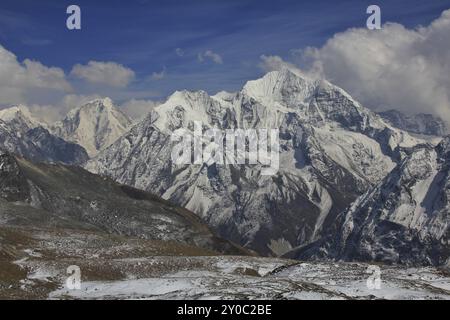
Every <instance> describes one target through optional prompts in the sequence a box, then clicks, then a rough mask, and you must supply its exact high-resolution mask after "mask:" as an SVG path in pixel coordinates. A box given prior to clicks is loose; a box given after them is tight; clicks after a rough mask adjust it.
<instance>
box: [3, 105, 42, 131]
mask: <svg viewBox="0 0 450 320" xmlns="http://www.w3.org/2000/svg"><path fill="white" fill-rule="evenodd" d="M0 119H1V120H3V121H4V122H5V123H7V124H8V125H9V126H11V127H12V128H14V130H17V131H18V132H20V133H25V132H26V131H28V130H29V129H32V128H35V127H38V126H44V127H45V125H44V124H43V123H41V122H39V121H38V120H37V119H36V118H34V117H33V115H32V114H31V112H30V110H29V109H28V107H27V106H25V105H21V104H19V105H15V106H12V107H10V108H6V109H2V110H0Z"/></svg>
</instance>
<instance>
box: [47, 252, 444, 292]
mask: <svg viewBox="0 0 450 320" xmlns="http://www.w3.org/2000/svg"><path fill="white" fill-rule="evenodd" d="M171 259H173V260H176V262H175V263H176V264H177V265H179V266H180V267H181V268H180V269H179V270H175V271H173V272H169V273H167V274H164V275H163V276H161V277H144V278H140V279H134V278H132V276H131V275H129V278H128V279H120V280H115V281H86V282H83V283H82V287H81V290H68V289H66V288H59V289H57V290H55V291H53V292H51V293H50V294H49V298H50V299H61V298H69V299H301V300H304V299H308V300H309V299H314V300H315V299H449V298H450V278H449V274H448V273H445V272H444V271H439V270H437V269H433V268H419V269H418V268H400V267H389V266H380V268H381V287H380V289H370V288H369V287H368V286H367V279H368V278H369V276H370V275H371V274H368V273H366V271H367V267H368V265H367V264H361V263H302V262H294V261H290V260H282V259H268V258H248V257H247V258H246V257H225V256H222V257H189V258H185V257H173V258H171V257H152V258H149V259H148V260H145V261H142V260H141V261H140V263H141V266H142V264H145V263H150V264H157V263H158V262H161V261H165V263H167V260H171ZM159 260H161V261H159ZM183 260H185V261H184V262H185V263H186V266H188V265H192V264H196V265H197V267H196V268H192V269H191V268H190V267H189V270H183V269H184V268H183V267H182V266H183ZM130 263H132V262H130Z"/></svg>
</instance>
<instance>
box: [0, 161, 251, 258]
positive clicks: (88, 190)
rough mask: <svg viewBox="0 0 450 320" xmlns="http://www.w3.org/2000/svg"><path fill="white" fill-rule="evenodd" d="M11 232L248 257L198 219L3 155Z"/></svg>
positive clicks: (81, 176)
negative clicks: (100, 236) (69, 234)
mask: <svg viewBox="0 0 450 320" xmlns="http://www.w3.org/2000/svg"><path fill="white" fill-rule="evenodd" d="M0 221H1V226H2V227H5V226H8V227H17V228H21V227H34V228H69V229H71V228H73V229H80V230H87V231H99V232H103V233H108V234H118V235H126V236H130V237H136V238H143V239H150V240H160V241H173V242H179V243H182V244H185V245H191V246H198V247H203V248H206V249H209V250H217V251H219V252H227V253H229V252H231V253H245V251H243V250H241V249H239V247H235V246H233V245H232V244H230V243H228V242H226V241H224V240H221V239H220V238H217V237H216V236H215V235H214V234H213V233H211V232H210V230H209V229H208V227H206V226H205V225H204V224H203V223H202V222H201V221H200V220H199V219H198V218H197V217H196V216H195V215H194V214H193V213H191V212H189V211H188V210H186V209H182V208H179V207H176V206H174V205H172V204H170V203H168V202H167V201H165V200H162V199H160V198H158V197H156V196H153V195H151V194H149V193H147V192H143V191H139V190H137V189H134V188H131V187H128V186H123V185H118V184H116V183H114V182H113V181H111V180H109V179H105V178H102V177H99V176H95V175H93V174H91V173H89V172H87V171H85V170H84V169H82V168H80V167H75V166H64V165H60V164H44V163H41V164H35V163H32V162H29V161H27V160H25V159H22V158H16V157H14V156H12V155H10V154H8V153H2V154H0Z"/></svg>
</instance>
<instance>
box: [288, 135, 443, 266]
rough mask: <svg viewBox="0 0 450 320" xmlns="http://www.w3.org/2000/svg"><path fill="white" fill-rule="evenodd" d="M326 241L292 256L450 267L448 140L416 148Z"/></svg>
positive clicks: (346, 215)
mask: <svg viewBox="0 0 450 320" xmlns="http://www.w3.org/2000/svg"><path fill="white" fill-rule="evenodd" d="M336 226H337V227H336V229H335V230H333V232H330V233H329V234H328V235H327V236H325V237H324V238H323V239H321V240H319V241H317V242H316V243H313V244H311V245H310V246H306V247H303V248H299V249H296V250H294V251H292V252H290V253H289V254H287V256H288V257H296V258H300V259H305V258H331V259H336V260H367V261H372V260H375V261H382V262H389V263H399V264H400V263H401V264H419V265H447V266H448V264H449V263H450V259H449V256H450V242H449V241H450V136H447V137H446V138H445V139H444V140H442V142H441V143H440V144H439V145H437V146H436V147H433V146H431V145H418V146H415V147H414V148H412V149H411V150H408V151H407V154H406V157H405V158H404V159H403V161H401V162H400V163H399V165H398V166H397V167H396V168H395V169H394V170H393V171H392V172H391V173H390V174H389V175H388V176H387V177H386V178H385V179H384V180H383V181H382V182H381V183H380V184H379V185H377V186H376V187H374V188H372V189H371V190H369V191H368V192H367V193H365V194H364V195H363V196H361V197H360V198H358V200H357V201H355V202H354V203H353V204H352V206H351V207H350V209H349V210H348V211H347V212H345V213H344V214H342V215H341V216H340V217H339V219H338V223H337V224H336Z"/></svg>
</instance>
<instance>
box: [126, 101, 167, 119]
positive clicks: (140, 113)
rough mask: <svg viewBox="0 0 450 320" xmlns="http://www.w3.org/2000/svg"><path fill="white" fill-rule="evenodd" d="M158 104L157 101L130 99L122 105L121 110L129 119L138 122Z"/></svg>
mask: <svg viewBox="0 0 450 320" xmlns="http://www.w3.org/2000/svg"><path fill="white" fill-rule="evenodd" d="M159 104H161V103H160V102H158V101H152V100H137V99H131V100H129V101H127V102H125V103H123V104H122V106H121V110H122V111H123V112H124V113H125V114H126V115H128V116H129V117H130V118H132V119H136V120H138V119H140V118H142V117H144V116H146V115H147V114H148V113H149V112H150V111H151V110H152V109H153V108H154V107H156V106H158V105H159Z"/></svg>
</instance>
